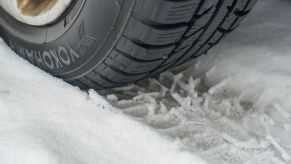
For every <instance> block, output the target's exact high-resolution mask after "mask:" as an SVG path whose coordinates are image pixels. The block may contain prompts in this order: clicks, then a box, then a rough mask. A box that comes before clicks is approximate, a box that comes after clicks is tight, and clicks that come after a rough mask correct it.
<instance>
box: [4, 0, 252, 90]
mask: <svg viewBox="0 0 291 164" xmlns="http://www.w3.org/2000/svg"><path fill="white" fill-rule="evenodd" d="M255 2H256V0H75V1H73V3H72V4H70V6H69V7H68V8H67V10H66V11H65V12H64V13H63V14H62V15H61V17H59V18H58V19H57V20H55V21H54V22H51V23H50V24H46V25H42V26H32V25H28V24H25V23H23V22H20V21H18V20H16V19H14V18H13V17H12V16H11V15H10V14H8V13H7V12H6V11H5V10H4V9H0V35H1V37H2V38H3V39H4V40H5V42H6V43H7V44H8V45H9V46H10V47H11V48H12V49H13V50H14V51H15V52H16V53H17V54H19V55H20V56H21V57H23V58H25V59H26V60H28V61H29V62H30V63H32V64H33V65H35V66H37V67H39V68H41V69H43V70H45V71H47V72H49V73H51V74H52V75H54V76H56V77H60V78H62V79H64V80H65V81H67V82H69V83H71V84H74V85H77V86H80V87H81V88H94V89H106V88H113V87H117V86H123V85H126V84H129V83H133V82H136V81H139V80H141V79H144V78H147V77H149V76H151V75H154V74H158V73H160V72H163V71H165V70H169V69H171V68H175V67H176V66H178V65H181V64H183V63H185V62H188V61H191V60H192V59H194V58H196V57H198V56H199V55H201V54H204V53H205V52H206V51H207V50H208V49H209V48H211V47H212V46H214V45H215V44H216V43H218V42H219V41H220V40H221V39H222V38H223V37H224V36H225V35H226V34H228V33H229V32H231V31H233V30H234V29H235V28H236V27H238V25H239V23H240V22H241V21H242V20H243V18H244V17H245V16H246V15H247V14H248V13H249V12H250V10H251V8H252V7H253V5H254V4H255Z"/></svg>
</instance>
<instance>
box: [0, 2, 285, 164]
mask: <svg viewBox="0 0 291 164" xmlns="http://www.w3.org/2000/svg"><path fill="white" fill-rule="evenodd" d="M290 8H291V2H290V1H288V0H276V1H275V0H260V1H259V3H258V4H257V6H256V7H255V9H254V10H253V12H252V13H251V15H250V16H249V17H248V19H247V20H246V21H244V22H243V25H242V26H241V27H240V28H238V29H237V30H236V31H235V32H234V33H233V34H231V36H229V37H227V38H226V39H225V40H224V41H223V42H222V43H221V44H219V45H218V46H217V47H215V48H214V49H212V50H211V51H210V52H209V53H208V55H205V56H202V57H200V58H199V59H198V60H197V61H196V63H195V64H194V66H193V68H190V69H187V70H185V71H184V72H182V73H179V74H173V73H169V72H168V73H164V74H162V75H161V76H160V77H159V78H158V79H150V80H146V81H144V82H141V83H139V84H135V85H131V86H128V87H123V88H118V89H115V90H114V91H113V92H111V93H110V94H109V93H108V95H107V96H105V98H106V99H107V100H108V101H106V100H105V98H103V97H101V96H100V95H98V94H97V93H96V92H95V91H93V90H90V91H89V92H88V93H85V92H82V91H80V90H79V89H77V88H74V87H72V86H70V85H68V84H66V83H64V82H63V81H61V80H58V79H55V78H53V77H51V76H49V75H48V74H46V73H43V72H42V71H40V70H38V69H36V68H34V67H33V66H31V65H29V64H28V62H26V61H24V60H22V59H21V58H19V57H17V56H16V55H15V54H14V53H13V52H11V50H10V49H9V48H7V47H6V46H5V44H4V43H0V164H2V163H3V164H4V163H5V164H10V163H13V164H15V163H21V164H22V163H24V164H25V163H30V164H31V163H32V164H33V163H44V164H45V163H49V164H54V163H70V164H71V163H82V164H83V163H84V164H91V163H92V164H93V163H102V164H105V163H112V164H115V163H127V164H130V163H169V164H170V163H179V164H184V163H185V164H187V163H191V164H192V163H204V161H202V159H203V160H205V161H206V162H207V163H210V164H232V163H233V164H255V163H266V164H268V163H270V164H288V163H290V162H291V137H290V136H291V128H290V127H291V117H290V116H291V64H290V63H291V56H290V54H291V47H290V43H291V28H290V27H291V20H289V19H290V18H291V13H290V12H288V11H289V10H290ZM113 106H114V107H113ZM201 158H202V159H201Z"/></svg>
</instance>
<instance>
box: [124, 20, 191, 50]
mask: <svg viewBox="0 0 291 164" xmlns="http://www.w3.org/2000/svg"><path fill="white" fill-rule="evenodd" d="M186 29H187V26H177V27H172V26H171V27H167V26H165V27H156V26H150V25H147V24H144V23H142V22H141V21H139V20H137V19H134V18H131V19H130V21H129V23H128V25H127V28H126V30H125V36H126V37H127V38H130V39H131V40H134V41H135V42H138V43H140V44H146V45H169V44H174V43H175V42H177V41H178V40H179V39H180V38H181V37H182V35H183V34H184V32H185V31H186Z"/></svg>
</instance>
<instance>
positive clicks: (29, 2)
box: [0, 0, 73, 26]
mask: <svg viewBox="0 0 291 164" xmlns="http://www.w3.org/2000/svg"><path fill="white" fill-rule="evenodd" d="M72 1H73V0H0V5H1V7H2V8H3V9H4V10H5V11H6V12H8V13H9V14H10V15H11V16H12V17H14V18H15V19H17V20H19V21H21V22H23V23H26V24H29V25H34V26H42V25H47V24H49V23H52V22H53V21H55V20H57V19H58V18H59V17H60V16H61V15H62V14H63V13H64V12H65V11H66V9H67V8H68V6H69V5H70V4H71V3H72Z"/></svg>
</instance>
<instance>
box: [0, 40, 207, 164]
mask: <svg viewBox="0 0 291 164" xmlns="http://www.w3.org/2000/svg"><path fill="white" fill-rule="evenodd" d="M74 163H76V164H77V163H78V164H79V163H82V164H137V163H141V164H142V163H144V164H149V163H151V164H152V163H153V164H176V163H183V164H184V163H185V164H193V163H195V164H202V163H204V162H203V161H202V160H201V159H200V158H198V157H197V156H195V155H193V154H191V153H189V152H187V151H186V150H185V149H182V148H181V146H180V145H179V144H177V143H173V142H170V141H169V140H167V139H165V138H164V137H161V136H160V135H159V134H157V133H156V132H154V130H152V129H151V128H149V127H147V126H145V125H142V124H141V123H139V122H137V121H134V120H132V119H131V118H129V117H128V116H125V115H124V114H122V113H121V112H118V110H117V109H115V108H114V107H112V106H111V105H110V104H109V103H108V102H107V101H106V100H105V99H104V98H102V97H101V96H100V95H98V94H97V93H96V92H95V91H93V90H90V91H89V94H87V93H85V92H82V91H80V90H79V89H78V88H75V87H72V86H70V85H69V84H67V83H65V82H63V81H62V80H59V79H56V78H53V77H51V76H50V75H48V74H46V73H44V72H42V71H40V70H38V69H36V68H34V67H33V66H31V65H30V64H28V62H26V61H24V60H23V59H21V58H19V57H18V56H16V54H14V53H13V52H12V51H11V50H10V49H9V48H8V47H7V46H6V45H5V44H4V43H3V42H2V41H1V42H0V164H74Z"/></svg>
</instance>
